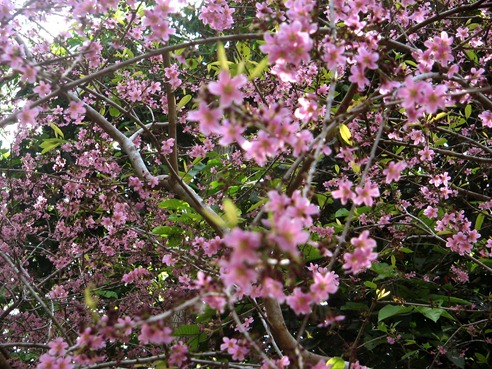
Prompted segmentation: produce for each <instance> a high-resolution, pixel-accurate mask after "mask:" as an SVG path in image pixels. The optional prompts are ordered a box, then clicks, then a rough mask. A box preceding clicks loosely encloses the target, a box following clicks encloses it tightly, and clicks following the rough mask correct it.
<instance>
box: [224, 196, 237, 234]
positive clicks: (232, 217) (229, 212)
mask: <svg viewBox="0 0 492 369" xmlns="http://www.w3.org/2000/svg"><path fill="white" fill-rule="evenodd" d="M223 206H224V216H225V221H226V224H227V226H228V227H230V228H233V227H235V226H236V225H237V223H238V222H239V215H240V214H241V211H240V210H239V209H238V208H237V206H236V205H235V204H234V203H233V202H232V200H231V199H225V200H224V203H223Z"/></svg>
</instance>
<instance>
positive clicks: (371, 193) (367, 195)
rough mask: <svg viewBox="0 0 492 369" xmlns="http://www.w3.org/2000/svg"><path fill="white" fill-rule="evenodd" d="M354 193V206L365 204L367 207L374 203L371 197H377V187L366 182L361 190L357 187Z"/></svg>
mask: <svg viewBox="0 0 492 369" xmlns="http://www.w3.org/2000/svg"><path fill="white" fill-rule="evenodd" d="M355 192H356V193H357V196H356V198H355V199H354V203H355V205H361V204H366V205H367V206H372V205H373V203H374V200H373V197H378V196H379V189H378V186H377V185H376V184H375V183H373V182H371V181H366V183H365V184H364V187H363V188H360V187H357V188H356V189H355Z"/></svg>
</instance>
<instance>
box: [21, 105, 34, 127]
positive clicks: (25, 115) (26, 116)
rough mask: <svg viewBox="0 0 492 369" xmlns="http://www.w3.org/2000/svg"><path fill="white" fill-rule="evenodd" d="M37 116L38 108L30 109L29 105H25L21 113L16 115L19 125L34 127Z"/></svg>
mask: <svg viewBox="0 0 492 369" xmlns="http://www.w3.org/2000/svg"><path fill="white" fill-rule="evenodd" d="M38 114H39V109H38V108H36V107H34V108H30V107H29V104H26V106H24V109H22V110H21V112H20V113H19V114H18V115H17V118H18V119H19V122H20V123H21V125H28V124H29V125H35V124H36V117H37V116H38Z"/></svg>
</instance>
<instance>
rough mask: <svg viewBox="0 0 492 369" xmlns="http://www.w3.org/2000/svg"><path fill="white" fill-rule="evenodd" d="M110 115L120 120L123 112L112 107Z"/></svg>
mask: <svg viewBox="0 0 492 369" xmlns="http://www.w3.org/2000/svg"><path fill="white" fill-rule="evenodd" d="M109 115H111V116H112V117H113V118H118V117H119V116H120V115H121V111H120V109H118V108H115V107H114V106H110V107H109Z"/></svg>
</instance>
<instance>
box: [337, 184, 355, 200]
mask: <svg viewBox="0 0 492 369" xmlns="http://www.w3.org/2000/svg"><path fill="white" fill-rule="evenodd" d="M352 185H353V183H352V182H351V181H343V182H340V183H339V185H338V190H335V191H332V193H331V196H332V197H333V198H334V199H340V201H341V203H342V205H345V204H346V203H347V201H348V200H353V199H354V198H355V193H354V192H353V191H352Z"/></svg>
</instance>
